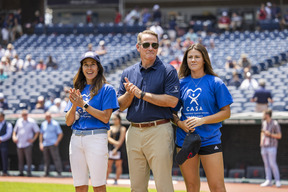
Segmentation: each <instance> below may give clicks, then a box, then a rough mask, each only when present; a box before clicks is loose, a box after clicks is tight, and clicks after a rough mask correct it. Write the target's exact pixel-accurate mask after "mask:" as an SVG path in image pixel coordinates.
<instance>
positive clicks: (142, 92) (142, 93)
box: [140, 91, 146, 99]
mask: <svg viewBox="0 0 288 192" xmlns="http://www.w3.org/2000/svg"><path fill="white" fill-rule="evenodd" d="M145 94H146V92H145V91H141V94H140V99H143V97H144V96H145Z"/></svg>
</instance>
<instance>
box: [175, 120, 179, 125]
mask: <svg viewBox="0 0 288 192" xmlns="http://www.w3.org/2000/svg"><path fill="white" fill-rule="evenodd" d="M179 121H180V119H177V121H176V122H175V124H176V126H177V127H179V126H178V122H179Z"/></svg>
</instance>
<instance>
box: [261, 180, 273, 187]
mask: <svg viewBox="0 0 288 192" xmlns="http://www.w3.org/2000/svg"><path fill="white" fill-rule="evenodd" d="M271 185H272V182H271V181H269V180H266V181H265V182H264V183H262V184H261V185H260V186H261V187H267V186H271Z"/></svg>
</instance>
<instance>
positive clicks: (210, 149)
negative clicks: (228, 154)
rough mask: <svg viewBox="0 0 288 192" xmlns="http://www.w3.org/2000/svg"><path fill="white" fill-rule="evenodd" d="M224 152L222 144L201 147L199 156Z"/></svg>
mask: <svg viewBox="0 0 288 192" xmlns="http://www.w3.org/2000/svg"><path fill="white" fill-rule="evenodd" d="M218 152H222V145H221V143H220V144H215V145H208V146H205V147H201V148H200V150H199V152H198V154H199V155H210V154H213V153H218Z"/></svg>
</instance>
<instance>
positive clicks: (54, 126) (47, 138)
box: [40, 119, 62, 147]
mask: <svg viewBox="0 0 288 192" xmlns="http://www.w3.org/2000/svg"><path fill="white" fill-rule="evenodd" d="M40 133H41V134H43V146H44V147H47V146H51V145H54V144H55V143H56V141H57V138H58V135H59V134H61V133H62V129H61V127H60V125H59V123H58V122H57V121H55V120H53V119H51V122H50V123H48V121H44V122H43V123H41V129H40Z"/></svg>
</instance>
